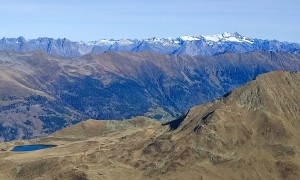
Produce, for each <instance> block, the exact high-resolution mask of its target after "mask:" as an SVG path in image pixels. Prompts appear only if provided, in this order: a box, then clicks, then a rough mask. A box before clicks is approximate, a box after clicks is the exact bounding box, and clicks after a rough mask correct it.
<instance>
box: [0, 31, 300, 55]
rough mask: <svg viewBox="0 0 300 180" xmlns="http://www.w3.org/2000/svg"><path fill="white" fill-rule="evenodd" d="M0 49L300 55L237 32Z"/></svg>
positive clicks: (0, 43)
mask: <svg viewBox="0 0 300 180" xmlns="http://www.w3.org/2000/svg"><path fill="white" fill-rule="evenodd" d="M0 50H5V51H36V50H39V51H44V52H46V53H49V54H53V55H57V56H70V57H78V56H81V55H85V54H88V53H94V54H100V53H103V52H105V51H127V52H142V51H150V52H155V53H161V54H187V55H192V56H194V55H205V56H207V55H214V54H220V53H225V52H232V53H237V52H238V53H243V52H252V51H261V50H263V51H274V52H277V51H284V52H291V53H295V54H298V53H300V44H297V43H288V42H280V41H276V40H263V39H256V38H253V39H252V38H248V37H246V36H243V35H241V34H239V33H237V32H235V33H229V32H225V33H222V34H216V35H204V36H191V35H186V36H181V37H178V38H172V37H171V38H158V37H154V38H149V39H142V40H137V39H120V40H115V39H101V40H99V41H90V42H87V43H85V42H84V41H78V42H74V41H70V40H68V39H65V38H63V39H53V38H47V37H44V38H37V39H29V40H26V39H25V38H23V37H19V38H3V39H0Z"/></svg>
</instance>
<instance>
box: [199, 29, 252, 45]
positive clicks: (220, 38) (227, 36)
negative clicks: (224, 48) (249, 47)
mask: <svg viewBox="0 0 300 180" xmlns="http://www.w3.org/2000/svg"><path fill="white" fill-rule="evenodd" d="M202 37H203V38H204V39H205V40H207V41H213V42H239V43H250V44H252V43H253V41H252V39H250V38H247V37H246V36H242V35H240V34H239V33H237V32H235V33H233V34H231V33H229V32H225V33H223V34H216V35H208V36H202Z"/></svg>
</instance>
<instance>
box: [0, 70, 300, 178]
mask: <svg viewBox="0 0 300 180" xmlns="http://www.w3.org/2000/svg"><path fill="white" fill-rule="evenodd" d="M299 94H300V73H299V72H297V73H294V72H284V71H277V72H271V73H267V74H263V75H261V76H258V77H257V78H256V79H255V80H253V81H251V82H250V83H247V84H246V85H244V86H242V87H240V88H238V89H236V90H234V91H232V92H231V93H229V94H228V95H226V96H225V97H224V98H221V99H218V100H215V101H213V102H210V103H207V104H204V105H201V106H196V107H193V108H191V109H190V110H189V112H188V113H187V114H186V116H183V117H182V118H181V121H179V120H178V121H177V122H176V126H173V128H171V125H172V123H169V124H168V125H159V124H156V123H154V122H153V123H151V120H146V119H143V118H142V119H140V120H138V122H140V123H141V122H144V125H143V126H140V127H137V128H133V129H132V128H130V129H129V130H126V131H123V130H121V131H115V132H113V133H109V134H107V135H104V136H103V135H100V133H99V134H95V135H96V136H95V137H91V138H89V139H87V140H84V141H82V140H78V141H76V140H75V141H74V140H72V141H70V139H69V137H66V136H65V135H66V134H69V133H71V134H73V136H74V137H76V136H78V137H80V138H81V137H82V135H83V134H84V133H86V132H87V134H88V133H89V132H88V131H85V130H84V131H82V130H79V131H76V130H75V129H84V128H82V127H83V126H87V127H89V126H90V127H93V126H95V127H94V128H96V126H97V127H98V128H99V131H101V130H100V129H101V128H100V127H101V126H102V125H100V124H99V122H98V121H87V122H82V123H80V124H78V125H75V126H71V127H69V128H67V129H64V130H62V131H60V132H58V133H57V134H56V136H55V134H54V135H51V136H48V137H45V138H42V139H36V140H31V141H15V142H9V143H1V144H0V147H1V148H3V149H4V150H9V149H10V148H11V147H12V146H13V145H15V144H24V143H25V144H31V143H48V144H57V145H58V146H57V147H55V148H53V149H46V150H41V151H37V152H29V153H12V152H5V151H2V152H1V153H0V157H1V158H2V160H1V162H0V172H1V173H0V178H6V179H22V178H29V179H30V178H39V177H42V178H43V179H52V178H54V179H55V178H61V179H63V178H65V179H72V178H73V179H76V178H77V179H99V178H100V179H101V178H103V179H116V178H118V177H123V178H124V179H295V180H296V179H299V177H300V159H299V153H300V144H299V142H300V129H299V127H300V96H299ZM102 123H104V124H105V123H106V121H104V122H102ZM116 123H118V121H116ZM120 123H121V124H122V126H123V125H124V123H128V124H132V122H130V121H128V122H127V121H124V122H120ZM178 123H179V124H178ZM92 124H94V125H92ZM117 126H118V125H116V124H115V125H114V126H113V127H117ZM94 128H93V129H94ZM74 130H75V131H74ZM76 132H78V134H76ZM74 137H73V138H74ZM133 174H134V176H133Z"/></svg>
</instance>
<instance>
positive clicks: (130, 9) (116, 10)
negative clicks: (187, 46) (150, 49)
mask: <svg viewBox="0 0 300 180" xmlns="http://www.w3.org/2000/svg"><path fill="white" fill-rule="evenodd" d="M0 22H1V27H0V37H3V36H5V37H18V36H24V37H25V38H27V39H30V38H37V37H53V38H63V37H66V38H68V39H71V40H84V41H90V40H98V39H102V38H107V39H110V38H114V39H120V38H137V39H141V38H151V37H179V36H183V35H201V34H202V35H211V34H218V33H223V32H226V31H227V32H239V33H241V34H243V35H246V36H249V37H257V38H263V39H278V40H281V41H289V42H298V43H300V0H284V1H283V0H52V1H49V0H0Z"/></svg>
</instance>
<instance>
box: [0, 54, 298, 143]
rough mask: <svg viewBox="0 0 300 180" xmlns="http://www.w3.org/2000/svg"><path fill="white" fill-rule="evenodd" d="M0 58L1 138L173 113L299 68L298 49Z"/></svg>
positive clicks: (169, 116)
mask: <svg viewBox="0 0 300 180" xmlns="http://www.w3.org/2000/svg"><path fill="white" fill-rule="evenodd" d="M0 63H1V72H0V79H1V82H0V98H1V111H0V122H1V123H0V128H1V129H2V131H1V140H12V139H19V138H30V137H35V136H40V135H45V134H48V133H51V132H54V131H56V130H58V129H61V128H63V127H66V126H67V125H69V124H72V123H76V122H79V121H81V120H84V119H87V118H94V119H124V118H131V117H134V116H139V115H145V116H148V117H152V118H155V119H160V120H171V119H173V118H175V117H178V116H179V115H180V114H181V113H183V112H185V111H187V110H188V109H189V108H191V107H192V106H194V105H197V104H201V103H205V102H208V101H211V100H213V99H215V98H218V97H221V96H222V95H224V94H226V93H227V92H229V91H230V90H232V89H233V88H236V87H238V86H240V85H242V84H244V83H246V82H248V81H250V80H252V79H253V78H254V77H256V75H258V74H261V73H265V72H268V71H273V70H278V69H284V70H299V69H300V57H299V55H296V54H290V53H283V52H281V53H273V52H252V53H244V54H231V53H227V54H222V55H216V56H211V57H201V56H181V55H180V56H173V55H162V54H154V53H149V52H144V53H124V52H122V53H116V52H106V53H103V54H100V55H91V54H90V55H86V56H83V57H80V58H62V57H60V58H59V57H54V56H50V55H48V54H45V53H11V52H1V54H0Z"/></svg>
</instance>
